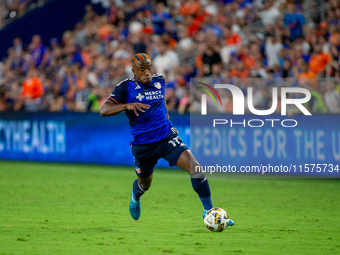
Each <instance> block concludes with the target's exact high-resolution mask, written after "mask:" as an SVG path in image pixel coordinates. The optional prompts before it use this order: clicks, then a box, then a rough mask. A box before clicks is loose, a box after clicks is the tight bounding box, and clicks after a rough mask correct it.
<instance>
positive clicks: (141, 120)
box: [109, 73, 172, 145]
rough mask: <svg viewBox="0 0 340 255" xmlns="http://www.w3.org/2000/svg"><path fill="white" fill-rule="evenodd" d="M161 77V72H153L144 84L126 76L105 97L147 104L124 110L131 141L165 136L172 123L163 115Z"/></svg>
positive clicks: (162, 85) (163, 104)
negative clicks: (129, 127) (144, 106)
mask: <svg viewBox="0 0 340 255" xmlns="http://www.w3.org/2000/svg"><path fill="white" fill-rule="evenodd" d="M164 87H165V81H164V77H163V76H162V75H161V74H158V73H156V74H154V75H153V76H152V81H151V83H150V84H148V85H143V84H141V83H140V82H138V81H137V80H136V79H126V80H124V81H122V82H120V83H119V84H117V86H116V88H115V89H114V91H113V92H112V94H111V95H110V98H109V100H111V101H112V102H114V103H116V104H128V103H143V104H148V105H150V108H149V109H144V111H145V112H140V111H138V110H137V111H138V114H139V116H136V114H135V112H134V111H128V110H126V111H125V114H126V115H127V116H128V118H129V120H130V121H129V124H130V126H131V133H132V136H133V139H132V141H131V144H132V145H137V144H148V143H154V142H158V141H160V140H162V139H164V138H166V137H167V136H168V134H169V133H170V129H171V127H172V124H171V122H170V120H168V119H167V117H166V113H165V103H164Z"/></svg>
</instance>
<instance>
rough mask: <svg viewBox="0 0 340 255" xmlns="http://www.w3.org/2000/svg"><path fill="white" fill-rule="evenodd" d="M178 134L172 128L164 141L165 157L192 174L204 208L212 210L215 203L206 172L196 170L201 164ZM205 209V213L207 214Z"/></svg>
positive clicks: (173, 164)
mask: <svg viewBox="0 0 340 255" xmlns="http://www.w3.org/2000/svg"><path fill="white" fill-rule="evenodd" d="M177 134H178V131H177V129H175V128H171V132H170V134H169V136H168V137H167V141H166V142H165V143H164V147H165V150H164V154H163V157H164V158H165V159H166V160H167V161H168V162H169V164H170V166H178V167H180V168H182V169H183V170H185V171H186V172H188V173H189V174H190V178H191V184H192V187H193V188H194V190H195V191H196V193H197V194H198V196H199V198H200V200H201V202H202V204H203V207H204V210H205V211H206V210H210V209H211V208H213V205H212V202H211V194H210V188H209V183H208V180H207V179H206V178H205V175H204V173H202V172H200V171H198V172H196V171H195V169H196V167H198V166H200V165H199V163H198V162H197V160H196V159H195V157H194V156H193V155H192V153H191V152H190V150H189V148H188V146H187V145H185V144H184V143H183V141H182V139H181V138H180V137H178V136H177ZM197 169H200V168H197ZM205 211H204V212H203V214H205Z"/></svg>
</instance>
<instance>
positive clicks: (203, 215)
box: [202, 210, 207, 219]
mask: <svg viewBox="0 0 340 255" xmlns="http://www.w3.org/2000/svg"><path fill="white" fill-rule="evenodd" d="M206 214H207V211H206V210H204V211H203V214H202V217H203V219H204V218H205V215H206Z"/></svg>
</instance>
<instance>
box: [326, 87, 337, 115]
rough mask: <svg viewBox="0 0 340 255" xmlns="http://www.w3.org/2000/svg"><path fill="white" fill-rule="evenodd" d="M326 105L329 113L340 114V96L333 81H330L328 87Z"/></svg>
mask: <svg viewBox="0 0 340 255" xmlns="http://www.w3.org/2000/svg"><path fill="white" fill-rule="evenodd" d="M326 89H327V91H326V93H325V105H326V107H327V109H328V111H329V112H331V113H340V94H339V92H338V91H337V90H336V89H335V84H334V82H333V81H328V82H327V85H326Z"/></svg>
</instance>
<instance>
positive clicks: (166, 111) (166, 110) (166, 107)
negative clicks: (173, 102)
mask: <svg viewBox="0 0 340 255" xmlns="http://www.w3.org/2000/svg"><path fill="white" fill-rule="evenodd" d="M164 108H165V115H166V117H167V118H168V120H170V116H169V110H168V106H167V105H166V101H165V99H164Z"/></svg>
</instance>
